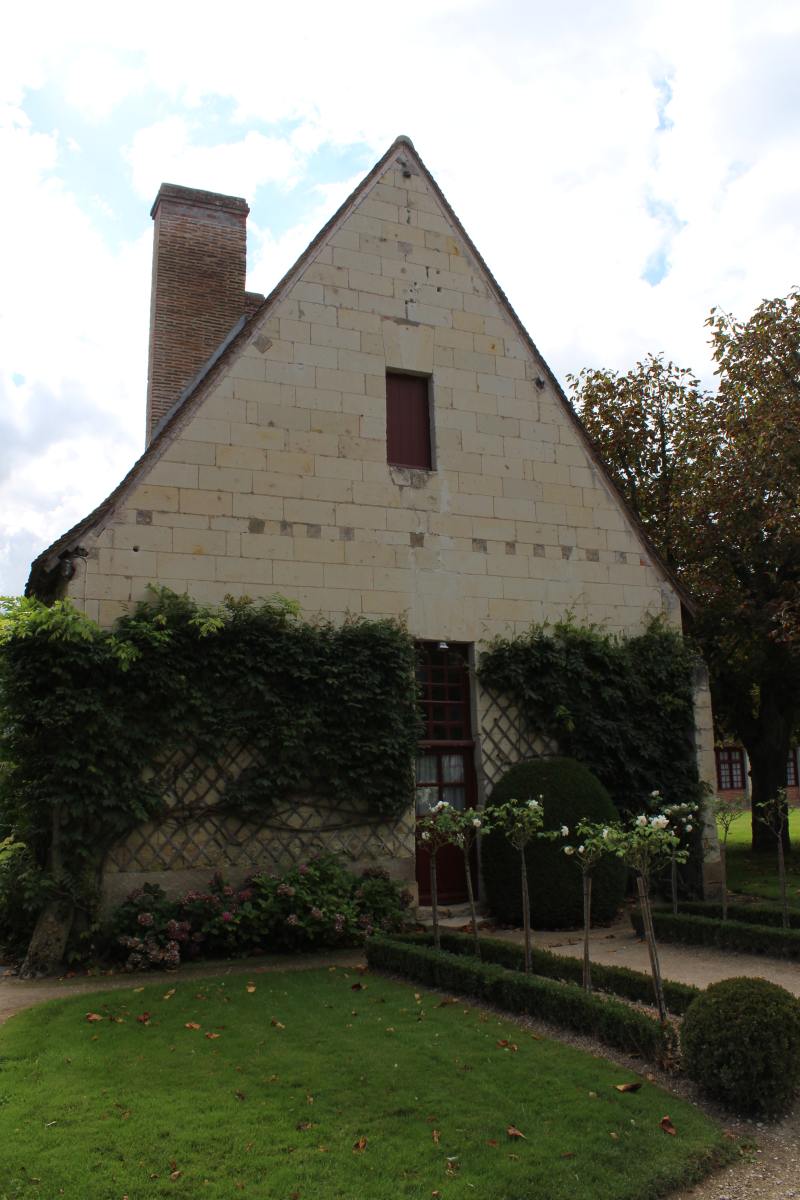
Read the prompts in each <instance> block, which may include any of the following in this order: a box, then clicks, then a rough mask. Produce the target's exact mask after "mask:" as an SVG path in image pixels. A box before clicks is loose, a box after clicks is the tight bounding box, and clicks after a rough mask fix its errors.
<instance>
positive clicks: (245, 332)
mask: <svg viewBox="0 0 800 1200" xmlns="http://www.w3.org/2000/svg"><path fill="white" fill-rule="evenodd" d="M401 152H402V154H404V155H407V156H408V157H409V158H410V159H411V160H412V162H413V165H414V166H415V168H417V169H418V171H419V173H420V174H421V175H422V177H423V178H424V179H425V180H426V182H427V183H428V185H429V186H430V188H431V190H432V191H433V193H434V195H435V196H436V198H437V199H438V201H439V203H440V204H441V206H442V208H443V210H444V212H445V213H446V214H447V217H448V219H449V220H450V221H451V222H452V224H453V226H454V228H455V229H456V230H457V232H458V234H459V236H460V237H461V238H462V239H463V241H464V243H465V245H466V246H467V248H468V250H469V252H470V254H471V255H472V256H473V258H474V259H475V262H476V263H477V264H478V266H479V267H480V269H481V271H482V272H483V273H484V275H485V277H486V280H487V282H488V283H489V285H490V288H491V289H492V291H493V292H494V295H495V298H496V299H497V300H498V301H499V303H500V304H501V305H502V307H503V308H504V309H505V310H506V312H507V314H508V317H509V319H510V320H511V322H512V324H513V325H514V327H515V329H516V330H517V332H518V334H519V337H520V339H521V341H522V342H523V344H524V345H525V346H526V347H527V349H528V350H529V352H530V353H531V354H532V355H533V356H534V357H535V358H536V359H537V361H538V362H539V363H541V365H542V370H543V371H544V373H545V374H546V375H547V378H548V379H549V381H550V383H551V384H552V386H553V389H554V391H555V393H556V395H557V397H558V399H559V401H560V402H561V404H562V405H563V407H564V410H565V412H566V414H567V416H568V418H569V420H570V421H571V422H572V423H573V425H574V426H575V428H576V430H577V433H578V436H579V437H580V439H581V441H582V443H583V445H584V446H585V448H586V451H587V453H588V455H589V457H590V458H591V460H592V462H593V463H594V465H595V466H596V468H597V470H598V472H599V473H600V474H601V475H602V477H603V479H604V480H605V481H606V483H607V485H608V487H609V488H610V490H611V491H612V493H613V494H614V495H615V497H616V498H617V500H618V502H619V504H620V506H621V507H622V508H623V509H624V511H625V512H626V514H627V516H628V519H629V520H630V522H631V524H632V525H633V527H634V528H635V529H636V531H637V533H638V535H639V537H640V538H641V540H642V543H643V547H644V548H645V549H646V550H647V553H648V554H649V556H650V557H651V558H652V559H653V561H654V562H655V563H657V564H658V567H659V569H660V571H661V572H662V573H663V575H664V576H665V578H666V579H668V580H669V582H670V583H671V585H672V586H673V587H674V589H675V591H676V592H677V594H678V596H679V598H680V600H681V603H682V604H683V605H684V606H685V608H686V609H687V610H688V611H689V612H693V611H694V605H693V602H692V600H691V599H690V598H689V596H688V595H687V593H686V592H685V590H684V589H683V587H682V585H681V584H680V583H679V582H678V580H677V579H676V577H675V575H674V573H673V572H672V570H671V569H670V568H669V567H668V566H667V565H666V563H664V561H663V560H662V558H661V556H660V555H659V554H658V552H657V551H656V549H655V548H654V546H653V545H652V543H651V542H650V539H649V537H648V536H647V534H646V532H645V530H644V528H643V526H642V524H641V522H640V521H639V519H638V517H637V516H636V515H635V513H633V512H632V510H631V509H630V507H629V505H628V503H627V501H626V500H625V498H624V496H623V495H622V493H621V492H620V490H619V488H618V487H617V485H616V484H615V482H614V480H613V479H612V478H611V476H610V475H609V473H608V470H607V469H606V467H605V465H604V463H603V461H602V459H601V458H600V457H599V455H598V453H597V450H596V448H595V446H594V443H593V442H592V440H591V439H590V437H589V435H588V433H587V432H586V430H585V428H584V426H583V424H582V423H581V420H580V418H579V417H578V415H577V413H576V412H575V410H574V408H573V407H572V404H571V403H570V401H569V399H568V397H567V395H566V393H565V392H564V390H563V388H562V387H561V384H560V383H559V381H558V379H557V378H556V376H555V375H554V374H553V372H552V371H551V369H550V367H549V366H548V365H547V362H546V361H545V359H544V357H543V356H542V355H541V353H540V352H539V350H538V349H537V347H536V345H535V343H534V341H533V339H532V338H531V336H530V334H529V333H528V331H527V330H526V329H525V327H524V325H523V324H522V321H521V320H520V319H519V317H518V316H517V314H516V312H515V311H514V308H513V307H512V305H511V303H510V301H509V299H508V297H507V296H506V294H505V292H504V291H503V289H502V288H501V287H500V285H499V284H498V282H497V280H496V279H495V277H494V275H493V274H492V272H491V271H490V270H489V268H488V266H487V265H486V263H485V262H484V260H483V257H482V255H481V254H480V252H479V251H478V249H477V247H476V246H475V244H474V243H473V241H472V239H471V238H470V236H469V234H468V233H467V231H466V230H465V229H464V227H463V225H462V224H461V222H460V220H459V219H458V217H457V216H456V214H455V212H454V211H453V209H452V208H451V206H450V204H449V203H448V201H447V199H446V197H445V195H444V193H443V192H442V190H441V188H440V187H439V185H438V184H437V182H436V180H435V179H434V178H433V176H432V175H431V173H430V171H429V170H428V168H427V167H426V166H425V164H424V163H423V162H422V159H421V158H420V157H419V154H418V153H417V151H416V150H415V148H414V144H413V142H412V141H411V139H410V138H408V137H406V136H405V135H402V134H401V135H400V136H399V137H398V138H396V139H395V140H394V142H393V143H392V145H391V146H390V147H389V149H388V150H387V151H386V153H385V154H384V155H383V157H382V158H380V159H379V160H378V162H377V163H376V164H375V166H374V167H373V168H372V170H371V171H370V172H369V173H368V174H367V175H366V176H365V177H364V179H362V181H361V182H360V183H359V184H358V186H357V187H356V188H355V189H354V190H353V191H352V192H351V194H350V195H349V196H348V197H347V199H346V200H345V201H344V203H343V204H342V205H341V206H340V207H339V209H338V210H337V211H336V212H335V213H334V214H333V216H332V217H331V219H330V220H329V221H328V222H327V224H326V225H324V226H323V227H322V229H321V230H320V231H319V233H318V234H317V236H316V237H315V238H314V239H313V241H312V242H310V244H309V245H308V246H307V247H306V249H305V250H304V251H303V253H302V254H301V255H300V257H299V258H298V259H297V261H296V262H295V263H294V265H293V266H292V267H290V268H289V270H288V271H287V272H286V274H285V275H284V276H283V278H282V279H281V280H280V282H279V283H278V284H277V286H276V287H275V288H274V289H273V290H272V291H271V292H270V294H269V295H268V296H267V297H265V299H264V301H263V302H262V303H261V304H260V305H259V306H258V307H257V308H256V309H255V310H254V311H253V312H252V314H251V315H250V316H249V317H248V316H243V317H241V318H240V319H239V321H237V323H236V324H235V325H234V326H233V328H232V329H231V331H230V333H229V334H228V335H227V337H226V338H225V339H224V341H223V342H222V343H221V344H220V346H219V347H218V348H217V350H215V352H214V354H213V355H212V356H211V357H210V358H209V359H208V361H207V362H206V363H205V364H204V365H203V366H202V367H201V369H200V371H199V372H198V373H197V375H196V376H195V377H194V379H192V380H191V382H190V383H189V384H188V385H187V386H186V387H185V388H184V390H183V392H182V393H181V395H180V396H179V397H178V399H177V400H176V402H175V404H174V405H173V406H172V408H171V409H170V410H169V412H168V413H167V414H166V415H165V416H164V417H163V418H162V419H161V421H160V422H159V424H158V425H157V426H156V428H155V430H154V431H153V436H152V439H151V440H150V442H149V444H148V445H147V448H146V449H145V451H144V453H143V454H142V455H141V457H140V458H139V459H138V460H137V461H136V462H135V463H134V464H133V466H132V467H131V469H130V471H129V472H128V474H127V475H126V476H125V477H124V479H123V480H122V481H121V482H120V483H119V485H118V486H117V487H116V488H115V489H114V491H113V492H111V494H110V495H109V496H108V497H107V498H106V499H105V500H104V501H103V502H102V503H101V504H99V505H98V506H97V508H95V509H94V511H93V512H91V513H89V515H88V516H87V517H85V518H84V519H83V520H82V521H79V522H78V524H76V525H74V526H73V527H72V528H71V529H69V530H68V531H67V532H66V533H65V534H63V535H62V537H60V538H58V539H57V540H56V541H55V542H53V544H52V545H51V546H49V547H48V548H47V549H46V550H44V551H42V553H41V554H40V555H39V556H38V558H36V559H35V560H34V562H33V563H32V565H31V571H30V576H29V578H28V582H27V585H26V588H25V594H26V595H42V596H46V595H47V594H49V593H50V592H51V591H52V581H53V579H54V577H55V576H56V575H57V573H58V572H59V569H60V568H61V567H62V565H63V563H64V560H65V559H69V558H71V557H72V555H74V554H76V553H77V552H78V550H79V547H80V543H81V540H82V539H83V538H84V537H85V536H86V535H87V534H89V533H91V532H93V531H95V530H98V527H102V526H103V524H104V523H105V522H106V521H107V519H108V518H109V517H110V515H111V514H112V513H113V512H114V510H115V509H116V508H117V507H118V505H119V504H121V503H122V501H123V500H124V498H125V496H126V495H127V494H128V493H129V492H131V491H132V490H133V489H134V488H135V487H136V486H137V484H138V483H139V482H140V480H141V479H142V477H143V476H144V475H145V474H146V472H147V471H148V470H149V468H150V467H152V466H153V465H154V464H155V463H156V462H157V461H158V460H159V458H160V457H161V455H162V453H163V452H164V450H165V449H166V447H167V446H168V445H169V444H170V443H171V441H172V439H173V437H174V436H175V433H176V432H177V431H178V429H180V428H181V427H182V426H183V425H184V424H186V422H187V421H188V420H189V419H190V418H191V416H192V415H193V414H194V412H195V411H196V409H197V408H198V407H199V405H200V404H201V403H202V401H203V400H204V398H205V397H206V396H207V395H208V393H209V392H210V391H211V389H212V388H213V387H214V386H215V385H216V383H217V382H218V380H219V379H220V378H221V377H222V376H223V375H224V373H225V370H226V368H227V366H228V364H229V363H230V362H231V361H232V360H233V358H234V357H235V356H236V354H237V353H238V352H239V351H240V350H241V349H242V348H243V347H244V346H245V345H246V344H247V342H248V339H249V337H250V336H251V334H252V332H253V331H254V329H255V328H256V327H257V326H258V325H259V323H260V321H261V320H262V319H263V318H264V317H266V316H268V315H269V314H270V312H271V310H272V309H273V308H274V307H275V305H276V304H278V303H279V302H280V301H281V300H282V299H283V297H284V296H285V294H286V293H287V292H288V291H289V289H290V288H291V287H292V286H293V285H294V283H295V281H296V280H297V279H298V277H299V276H300V275H302V273H303V271H304V270H305V269H306V267H307V266H308V265H309V264H310V263H311V261H312V260H313V258H314V256H315V254H316V253H317V251H318V250H319V249H320V248H321V246H322V245H323V244H324V243H325V241H326V240H327V238H328V237H329V236H330V235H331V234H332V233H333V232H334V231H335V230H336V229H337V228H338V226H339V225H340V224H342V222H343V221H344V220H345V219H346V218H347V217H348V216H349V215H350V213H351V211H352V210H353V209H354V208H355V207H356V205H357V204H359V203H360V201H361V200H363V199H364V197H365V196H366V193H367V192H368V191H369V190H370V188H371V187H372V185H373V184H374V183H375V182H376V181H377V180H378V179H379V178H380V176H381V175H382V174H383V173H384V171H385V170H386V168H387V166H388V164H389V163H390V162H391V160H392V158H393V157H394V156H396V155H397V156H400V154H401ZM400 161H401V163H402V158H401V159H400Z"/></svg>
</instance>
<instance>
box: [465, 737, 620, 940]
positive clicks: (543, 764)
mask: <svg viewBox="0 0 800 1200" xmlns="http://www.w3.org/2000/svg"><path fill="white" fill-rule="evenodd" d="M540 795H541V796H543V797H544V801H543V803H544V828H545V829H553V830H555V829H559V828H560V827H561V825H568V826H569V827H570V829H572V828H573V826H574V825H575V823H576V821H579V820H581V819H583V820H586V821H597V822H605V821H607V822H611V821H614V820H616V819H617V818H618V815H619V814H618V813H617V810H616V808H615V807H614V803H613V801H612V799H611V797H610V796H609V794H608V792H607V791H606V789H605V788H604V787H603V785H602V784H601V783H600V781H599V780H598V779H597V778H596V777H595V776H594V775H593V774H592V773H591V771H590V770H589V769H588V767H585V766H583V764H582V763H579V762H576V761H575V759H571V758H540V759H535V760H534V761H532V762H527V763H519V764H517V765H516V766H513V767H511V768H510V769H509V770H508V771H507V772H506V773H505V775H504V776H503V777H502V779H500V780H499V781H498V783H497V784H496V785H495V788H494V790H493V792H492V803H502V802H504V801H506V800H510V799H513V798H515V797H516V798H517V799H520V800H526V799H528V798H529V797H537V796H540ZM525 857H526V861H527V864H528V887H529V891H530V898H531V919H532V921H533V922H534V924H535V925H536V926H537V927H538V928H540V929H563V928H566V927H569V926H573V925H579V924H580V923H581V921H582V920H583V893H582V885H581V873H580V871H579V870H578V869H577V867H576V866H575V864H574V863H572V862H570V860H569V859H568V858H567V856H566V855H565V854H564V853H563V851H562V850H561V846H560V844H559V843H558V842H557V841H554V842H550V841H546V840H544V839H536V840H534V841H532V842H531V843H529V845H528V847H527V849H526V851H525ZM481 862H482V865H483V878H484V883H485V887H486V898H487V903H488V906H489V909H490V910H491V912H492V913H493V914H494V915H495V917H497V919H498V920H500V921H503V922H506V923H508V924H512V925H516V924H519V923H520V920H521V918H522V910H521V903H520V868H519V854H518V852H517V851H516V850H515V849H514V848H513V846H511V845H510V844H509V843H508V842H507V841H506V839H505V838H504V837H503V836H502V834H500V833H499V832H495V833H489V834H487V835H486V836H485V837H484V838H483V839H482V842H481ZM625 879H626V868H625V866H624V865H623V864H622V863H621V862H620V861H619V859H617V858H615V857H613V856H609V857H608V858H605V859H603V860H602V861H601V862H600V864H599V865H598V867H597V868H596V870H595V872H594V876H593V883H592V917H593V920H594V921H595V922H596V923H600V924H602V923H603V922H604V921H610V920H611V919H612V918H613V916H614V914H615V913H616V911H617V909H618V908H619V906H620V904H621V903H622V900H623V897H624V890H625Z"/></svg>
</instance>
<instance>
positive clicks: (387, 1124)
mask: <svg viewBox="0 0 800 1200" xmlns="http://www.w3.org/2000/svg"><path fill="white" fill-rule="evenodd" d="M359 984H361V985H362V986H361V987H360V988H359V987H358V985H359ZM251 987H252V989H253V990H250V989H249V988H248V978H247V976H231V977H227V978H226V979H225V980H208V981H205V982H198V981H196V980H193V981H188V982H182V981H180V980H179V979H178V980H176V982H175V984H174V988H172V987H171V988H169V989H166V990H165V988H164V985H163V984H162V985H161V986H155V985H149V986H146V987H135V988H134V987H131V988H130V989H125V990H121V991H115V992H108V993H104V994H98V995H94V996H91V997H86V996H82V997H80V998H77V999H74V1000H68V1001H53V1002H50V1003H48V1004H44V1005H42V1006H40V1007H38V1008H34V1009H31V1010H28V1011H27V1012H24V1013H21V1014H19V1015H18V1016H16V1017H15V1018H13V1019H12V1020H11V1021H10V1022H8V1024H7V1025H6V1026H5V1027H4V1028H3V1029H2V1030H0V1147H2V1153H0V1197H2V1200H11V1198H12V1197H13V1198H14V1200H17V1198H19V1197H25V1198H26V1200H27V1198H29V1197H30V1198H36V1200H54V1198H56V1197H61V1196H64V1197H67V1200H95V1198H96V1200H101V1198H102V1200H123V1198H124V1197H127V1198H128V1200H157V1198H159V1197H180V1196H183V1197H192V1198H194V1197H208V1198H209V1200H223V1198H224V1200H231V1198H232V1197H235V1196H238V1195H242V1196H251V1197H260V1198H265V1200H266V1198H269V1200H333V1198H334V1197H337V1198H342V1200H344V1198H348V1200H353V1198H356V1197H357V1198H361V1197H364V1198H367V1197H369V1198H370V1200H384V1198H385V1200H389V1198H392V1200H395V1198H397V1197H413V1198H419V1200H422V1198H423V1197H424V1198H425V1200H429V1198H430V1197H431V1196H432V1195H433V1196H436V1195H437V1193H438V1194H440V1195H441V1196H442V1197H443V1198H447V1200H461V1198H466V1197H476V1196H477V1197H481V1200H493V1198H496V1200H501V1198H502V1200H515V1198H519V1200H522V1198H523V1197H525V1198H527V1200H532V1198H535V1200H567V1198H569V1200H589V1198H591V1200H634V1198H635V1200H644V1198H646V1197H655V1196H658V1195H662V1194H663V1193H664V1192H666V1191H668V1190H670V1189H671V1188H672V1187H675V1186H677V1185H679V1184H681V1183H683V1182H685V1181H687V1180H689V1179H691V1178H693V1177H695V1176H696V1175H698V1174H702V1173H704V1171H705V1170H707V1169H708V1164H709V1162H710V1161H712V1160H718V1159H721V1158H723V1157H725V1155H726V1153H728V1154H729V1153H730V1142H729V1141H727V1140H726V1139H725V1138H724V1136H723V1134H722V1132H721V1131H720V1129H719V1128H718V1127H717V1126H715V1124H714V1123H713V1122H712V1121H711V1120H710V1119H708V1118H707V1117H706V1116H705V1115H703V1114H702V1113H701V1112H699V1111H698V1110H697V1109H696V1108H694V1107H693V1106H692V1105H690V1104H688V1103H685V1102H682V1101H680V1100H677V1099H676V1098H675V1097H673V1096H670V1095H668V1094H666V1093H664V1092H663V1091H661V1090H659V1089H658V1088H656V1087H655V1086H653V1085H652V1084H651V1083H649V1082H648V1081H647V1080H644V1081H642V1087H641V1090H639V1091H637V1092H634V1093H628V1094H621V1093H619V1092H618V1091H616V1090H615V1088H614V1085H615V1084H617V1083H621V1082H626V1081H628V1080H629V1079H631V1078H632V1077H631V1076H630V1075H629V1073H628V1072H626V1071H624V1070H620V1068H618V1067H615V1066H613V1065H612V1064H610V1063H608V1062H607V1061H605V1060H603V1059H600V1058H595V1057H592V1056H590V1055H588V1054H585V1053H581V1052H578V1051H576V1050H573V1049H572V1048H569V1047H566V1046H562V1045H560V1044H559V1043H557V1042H552V1041H548V1040H543V1039H538V1038H534V1037H533V1036H531V1035H530V1034H528V1033H526V1032H524V1031H523V1030H522V1029H521V1028H520V1026H518V1025H515V1024H513V1023H511V1022H508V1021H504V1020H501V1019H499V1018H498V1017H497V1016H496V1015H493V1014H487V1013H485V1012H483V1011H481V1010H480V1009H477V1008H475V1007H470V1006H467V1005H465V1004H461V1003H445V1004H444V1005H443V1004H442V997H441V996H439V995H437V994H432V993H426V992H422V991H419V992H417V991H415V990H414V988H413V987H412V986H410V985H403V984H399V983H396V982H392V981H388V980H385V979H382V978H380V977H375V976H373V975H369V974H367V975H364V976H363V977H362V976H360V975H359V974H358V973H356V972H353V971H345V970H342V969H330V970H324V969H323V970H319V971H304V972H288V973H285V974H278V973H276V974H270V975H259V976H256V977H255V978H254V980H253V982H252V983H251ZM90 1011H91V1012H94V1013H96V1014H98V1015H100V1016H102V1017H103V1020H101V1021H92V1022H90V1021H88V1020H87V1017H86V1014H87V1012H90ZM144 1013H149V1014H150V1016H149V1023H148V1024H144V1023H142V1022H140V1021H139V1020H138V1019H137V1018H138V1017H139V1016H141V1015H142V1014H144ZM187 1023H195V1024H197V1025H199V1026H200V1028H199V1029H192V1028H186V1025H187ZM209 1035H217V1036H213V1037H211V1036H209ZM498 1042H507V1043H510V1044H513V1045H514V1046H516V1047H517V1049H512V1048H510V1046H505V1047H504V1046H500V1045H498ZM666 1114H669V1116H670V1117H671V1118H672V1121H673V1123H674V1125H675V1128H676V1129H677V1135H676V1136H670V1135H668V1134H666V1133H665V1132H664V1130H663V1129H662V1128H661V1125H660V1122H661V1119H662V1117H664V1116H665V1115H666ZM509 1126H515V1127H516V1128H517V1129H519V1130H520V1132H521V1133H522V1134H524V1135H525V1136H524V1138H518V1137H513V1136H509V1134H508V1132H507V1130H508V1128H509ZM362 1139H365V1140H364V1141H362Z"/></svg>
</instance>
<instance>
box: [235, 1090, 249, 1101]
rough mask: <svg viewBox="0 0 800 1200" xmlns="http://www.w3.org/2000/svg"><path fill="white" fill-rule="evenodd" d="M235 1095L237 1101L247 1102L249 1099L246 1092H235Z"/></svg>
mask: <svg viewBox="0 0 800 1200" xmlns="http://www.w3.org/2000/svg"><path fill="white" fill-rule="evenodd" d="M233 1094H234V1096H235V1097H236V1099H237V1100H246V1099H247V1096H246V1095H245V1093H244V1092H234V1093H233Z"/></svg>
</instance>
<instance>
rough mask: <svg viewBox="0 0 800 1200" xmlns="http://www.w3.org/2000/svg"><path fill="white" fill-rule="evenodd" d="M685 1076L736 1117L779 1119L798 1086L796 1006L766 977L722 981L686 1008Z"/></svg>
mask: <svg viewBox="0 0 800 1200" xmlns="http://www.w3.org/2000/svg"><path fill="white" fill-rule="evenodd" d="M681 1048H682V1051H683V1060H684V1064H685V1067H686V1072H687V1074H688V1075H689V1077H690V1078H691V1079H693V1080H694V1081H695V1083H697V1084H699V1086H700V1087H702V1088H703V1090H704V1091H706V1092H707V1093H708V1094H709V1095H710V1096H712V1097H714V1098H715V1099H717V1100H721V1101H722V1103H723V1104H726V1105H728V1106H729V1107H730V1108H732V1109H734V1110H735V1111H736V1112H738V1113H743V1114H753V1115H757V1116H765V1117H776V1116H780V1114H781V1113H784V1112H786V1111H787V1109H789V1108H790V1107H791V1104H792V1101H793V1099H794V1097H795V1095H796V1093H797V1090H798V1087H799V1086H800V1002H798V1000H796V999H795V997H794V996H793V995H792V994H791V993H790V992H787V991H786V989H785V988H782V987H779V986H778V985H777V984H775V983H768V982H767V980H766V979H724V980H723V981H722V982H721V983H714V984H712V985H711V986H710V987H708V988H707V989H706V990H705V992H703V994H702V995H701V996H698V998H697V999H696V1000H695V1001H694V1002H693V1003H692V1004H691V1005H690V1006H689V1009H688V1011H687V1013H686V1016H685V1017H684V1020H683V1026H682V1029H681Z"/></svg>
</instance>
